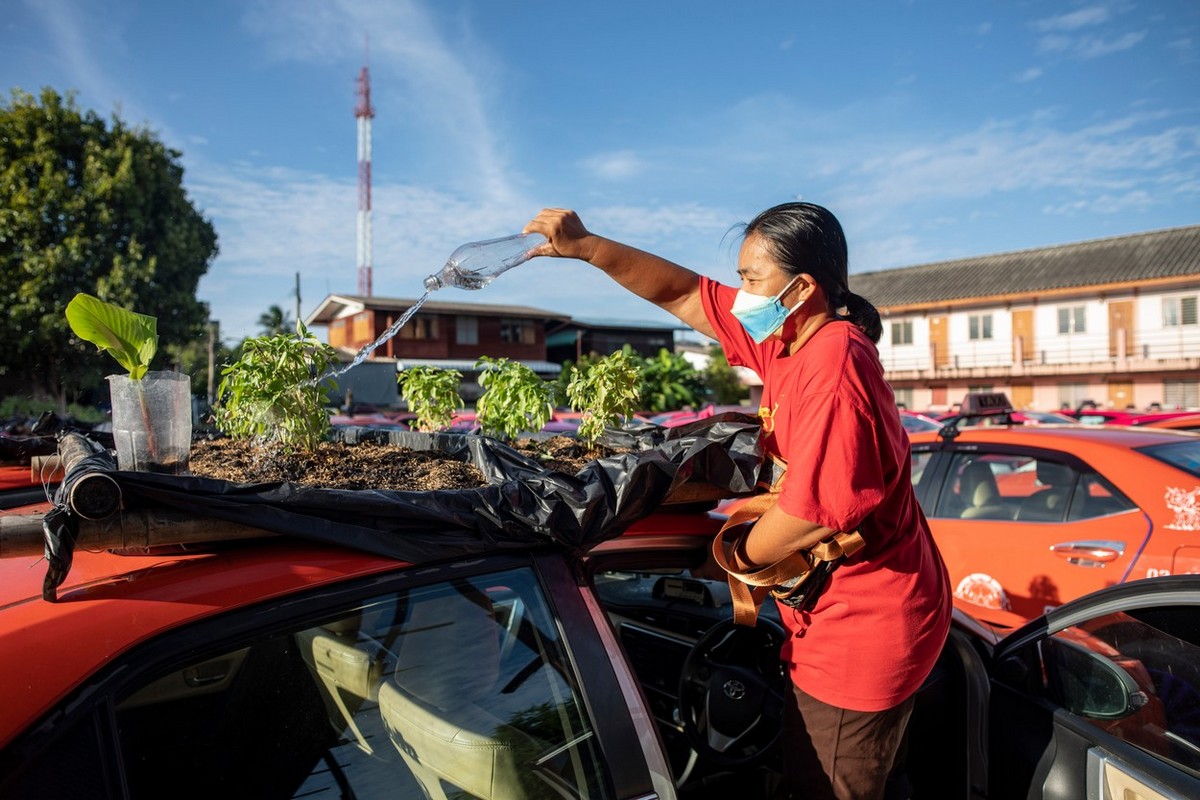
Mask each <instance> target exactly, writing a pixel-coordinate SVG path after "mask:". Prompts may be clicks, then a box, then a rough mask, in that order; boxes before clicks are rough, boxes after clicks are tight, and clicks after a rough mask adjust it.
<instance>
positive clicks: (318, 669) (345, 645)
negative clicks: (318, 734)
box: [296, 615, 387, 754]
mask: <svg viewBox="0 0 1200 800" xmlns="http://www.w3.org/2000/svg"><path fill="white" fill-rule="evenodd" d="M359 626H360V618H359V616H358V615H352V616H350V617H347V618H345V619H342V620H338V621H336V622H331V623H328V624H326V625H322V626H320V627H318V628H310V629H308V630H303V631H298V632H297V633H296V642H297V644H298V645H299V648H300V654H301V657H302V658H303V659H304V662H305V664H307V665H308V668H309V670H311V671H312V673H313V674H314V675H316V676H317V678H318V679H320V682H321V685H322V686H323V687H324V692H323V693H322V699H323V700H324V701H325V704H326V706H327V708H328V711H329V719H330V722H331V723H332V724H333V726H334V728H335V729H336V730H337V731H338V732H339V733H340V732H342V731H347V732H349V733H350V735H351V736H353V737H354V741H355V743H356V744H357V745H358V747H359V749H361V750H362V751H363V752H364V753H367V754H374V752H375V751H374V749H373V748H372V746H371V744H370V742H369V739H370V736H369V735H367V734H366V733H364V732H363V731H362V729H361V728H360V726H359V721H358V720H356V718H355V717H356V715H357V714H358V712H359V710H360V709H361V708H362V706H363V705H364V703H367V702H373V701H376V700H377V699H378V696H379V685H380V683H381V682H382V680H383V675H384V672H385V671H386V669H387V666H386V665H387V651H386V648H385V647H384V646H383V645H382V644H380V643H379V642H376V641H374V640H372V639H371V638H370V637H368V636H365V635H362V634H360V633H359Z"/></svg>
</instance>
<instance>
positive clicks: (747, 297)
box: [729, 275, 804, 344]
mask: <svg viewBox="0 0 1200 800" xmlns="http://www.w3.org/2000/svg"><path fill="white" fill-rule="evenodd" d="M799 279H800V276H799V275H797V276H796V277H795V278H792V280H791V281H790V282H789V283H788V285H787V286H785V287H783V290H782V291H780V292H779V294H777V295H775V296H774V297H764V296H763V295H761V294H750V293H749V292H747V291H745V290H743V289H738V293H737V297H735V298H734V300H733V306H732V307H731V308H730V309H729V311H730V313H731V314H733V315H734V316H735V317H737V319H738V321H739V322H741V323H742V327H743V328H745V329H746V333H748V334H750V338H751V339H753V340H754V341H755V342H756V343H758V344H762V343H763V342H765V341H766V340H767V338H768V337H769V336H770V335H771V334H772V333H774V332H775V331H777V330H779V327H780V326H781V325H783V322H784V320H786V319H787V318H788V317H790V316H791V315H792V314H793V313H794V312H795V311H796V309H798V308H800V306H802V305H804V301H803V300H801V301H800V302H799V303H796V305H794V306H793V307H792V308H784V305H783V302H782V301H781V300H780V299H779V298H781V297H783V295H784V294H785V293H786V292H787V290H788V289H791V288H792V286H793V285H794V284H795V283H796V281H798V280H799Z"/></svg>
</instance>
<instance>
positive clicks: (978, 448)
mask: <svg viewBox="0 0 1200 800" xmlns="http://www.w3.org/2000/svg"><path fill="white" fill-rule="evenodd" d="M913 452H914V453H923V452H929V453H931V454H932V458H931V460H930V462H929V464H928V465H926V467H925V470H924V471H923V473H922V476H921V480H920V482H919V484H918V485H917V486H916V487H914V490H915V492H916V495H917V501H918V503H919V504H920V506H921V508H922V510H925V509H930V511H926V517H927V518H928V519H930V520H931V521H932V520H937V521H938V522H937V524H938V525H939V526H941V525H942V524H943V521H944V520H946V519H953V518H946V517H936V516H934V515H933V513H932V511H931V510H932V509H934V508H937V505H938V503H939V501H940V499H941V495H942V493H943V492H946V491H949V482H950V466H951V464H952V463H953V462H954V458H955V456H956V455H958V454H960V453H983V454H997V455H1013V456H1027V457H1029V458H1034V459H1039V460H1046V461H1054V462H1059V463H1062V464H1066V465H1067V466H1069V467H1071V468H1072V469H1074V470H1075V471H1076V472H1077V473H1078V474H1083V473H1087V472H1091V473H1095V474H1098V475H1101V476H1103V473H1102V472H1100V471H1099V470H1097V469H1095V468H1094V467H1093V466H1092V465H1091V464H1089V463H1088V462H1087V461H1086V460H1084V459H1083V458H1081V457H1079V456H1078V455H1075V454H1074V453H1069V452H1066V451H1062V450H1054V449H1050V448H1045V447H1037V446H1029V445H1020V444H1008V443H1002V442H969V441H968V442H964V441H961V440H959V439H955V440H953V441H948V442H947V441H938V442H929V443H921V444H919V445H914V446H913ZM1109 483H1110V484H1111V483H1112V482H1111V481H1109ZM1113 488H1114V490H1115V491H1117V492H1120V494H1121V496H1122V497H1123V498H1125V499H1126V500H1127V501H1128V502H1129V503H1130V504H1131V505H1132V508H1130V509H1129V511H1128V512H1125V513H1127V514H1131V515H1132V514H1135V513H1136V515H1137V519H1138V520H1139V525H1141V526H1142V528H1143V529H1142V530H1141V531H1138V532H1137V533H1136V534H1135V535H1130V536H1128V537H1126V538H1127V539H1128V540H1127V541H1125V542H1124V549H1123V550H1122V551H1121V555H1120V556H1119V557H1118V563H1117V564H1116V565H1113V564H1105V565H1103V567H1104V569H1105V571H1106V572H1107V571H1108V568H1109V567H1113V572H1112V574H1111V577H1112V582H1113V583H1120V582H1122V581H1125V580H1128V579H1129V576H1130V575H1131V570H1132V569H1133V567H1134V565H1135V564H1136V563H1137V560H1138V558H1139V557H1140V555H1141V553H1142V552H1143V550H1144V549H1145V547H1146V543H1147V542H1148V541H1149V539H1150V536H1151V534H1152V532H1153V525H1152V523H1151V521H1150V519H1149V517H1147V515H1146V512H1145V511H1144V510H1142V509H1140V507H1138V505H1137V503H1136V502H1134V501H1133V500H1132V498H1129V497H1128V495H1126V494H1125V493H1124V492H1121V490H1120V489H1119V488H1118V487H1116V486H1115V485H1114V486H1113ZM1113 518H1114V519H1115V517H1113ZM1104 519H1108V518H1104ZM1089 523H1091V521H1090V520H1086V519H1084V520H1063V521H1062V522H1026V523H1024V524H1027V525H1045V526H1047V527H1046V530H1047V533H1048V534H1049V535H1047V537H1046V538H1047V540H1048V541H1047V545H1048V547H1049V546H1053V545H1056V544H1067V543H1070V542H1071V541H1072V540H1074V539H1080V538H1088V537H1083V536H1075V535H1074V534H1075V533H1077V532H1080V533H1081V529H1082V528H1084V527H1086V526H1088V525H1089ZM961 524H964V525H967V526H989V525H995V524H999V525H1007V524H1021V520H1014V521H1012V522H1009V521H1007V520H962V521H961ZM1091 524H1093V525H1094V523H1091ZM1104 525H1106V526H1107V525H1110V523H1108V522H1105V523H1104ZM1053 526H1058V529H1057V530H1056V528H1055V527H1053ZM1051 532H1052V533H1051ZM935 538H936V537H935ZM1090 538H1114V537H1107V536H1100V537H1090ZM1060 540H1061V542H1060ZM944 549H945V548H944ZM1051 552H1052V551H1048V552H1047V562H1046V563H1048V564H1053V563H1055V562H1053V561H1050V560H1049V559H1050V558H1062V557H1061V556H1053V555H1051ZM1063 563H1064V564H1067V562H1066V560H1064V562H1063ZM1067 566H1070V567H1072V568H1077V569H1091V568H1093V567H1094V566H1095V565H1091V564H1089V565H1087V566H1080V565H1076V564H1074V563H1071V564H1067ZM1050 574H1056V573H1055V572H1053V571H1051V573H1050ZM951 577H952V580H961V579H962V577H963V576H958V577H957V578H955V577H954V576H953V575H952V576H951ZM1086 577H1087V578H1092V577H1098V575H1097V576H1090V575H1089V576H1086ZM993 580H997V583H998V584H999V585H1001V586H1003V587H1004V590H1005V591H1006V592H1007V591H1011V590H1012V588H1013V587H1012V586H1009V585H1005V582H1004V581H1003V580H999V579H996V578H993ZM1097 582H1098V581H1097ZM1099 588H1102V586H1094V587H1092V588H1090V589H1088V590H1085V593H1086V591H1095V590H1096V589H1099ZM1038 610H1039V611H1040V610H1043V609H1038Z"/></svg>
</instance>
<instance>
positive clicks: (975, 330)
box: [967, 314, 992, 342]
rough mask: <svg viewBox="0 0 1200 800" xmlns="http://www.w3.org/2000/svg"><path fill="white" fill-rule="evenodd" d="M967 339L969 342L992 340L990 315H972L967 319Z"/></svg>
mask: <svg viewBox="0 0 1200 800" xmlns="http://www.w3.org/2000/svg"><path fill="white" fill-rule="evenodd" d="M967 338H969V339H970V340H971V341H973V342H974V341H979V340H980V339H991V338H992V315H991V314H972V315H970V316H969V317H967Z"/></svg>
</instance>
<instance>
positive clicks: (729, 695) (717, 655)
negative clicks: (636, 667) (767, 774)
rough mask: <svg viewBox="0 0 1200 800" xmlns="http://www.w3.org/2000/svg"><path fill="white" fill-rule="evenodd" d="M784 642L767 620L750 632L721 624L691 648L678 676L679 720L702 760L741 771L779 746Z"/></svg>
mask: <svg viewBox="0 0 1200 800" xmlns="http://www.w3.org/2000/svg"><path fill="white" fill-rule="evenodd" d="M784 637H785V634H784V632H783V628H781V627H780V626H779V623H777V622H775V621H773V620H771V619H766V618H763V617H759V618H758V622H757V623H756V624H755V626H754V627H753V628H750V627H747V626H744V625H736V624H734V622H733V620H732V619H727V620H722V621H721V622H718V623H717V624H716V625H714V626H713V627H712V628H710V629H709V630H708V632H707V633H705V634H704V635H703V636H701V637H700V640H699V641H698V642H696V644H695V645H693V646H692V649H691V652H689V653H688V655H687V658H686V659H684V662H683V670H682V672H681V674H680V676H679V715H680V718H681V721H682V722H683V729H684V732H685V734H686V735H687V737H688V740H689V741H690V742H691V745H692V748H693V749H694V750H696V752H697V753H699V754H700V755H701V756H702V757H703V758H705V759H707V760H709V761H711V762H712V763H714V764H716V765H718V766H722V767H728V768H737V767H747V766H751V765H756V764H758V763H761V762H762V761H763V760H765V759H766V758H767V757H768V756H769V755H770V754H771V752H772V751H773V750H774V749H775V748H776V747H777V746H778V745H779V740H780V739H781V738H782V736H783V725H782V722H783V703H784V697H785V692H787V691H789V683H790V681H789V679H788V676H787V671H786V669H785V668H784V665H783V663H782V662H781V661H780V660H779V648H780V646H781V645H782V644H783V641H784Z"/></svg>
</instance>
